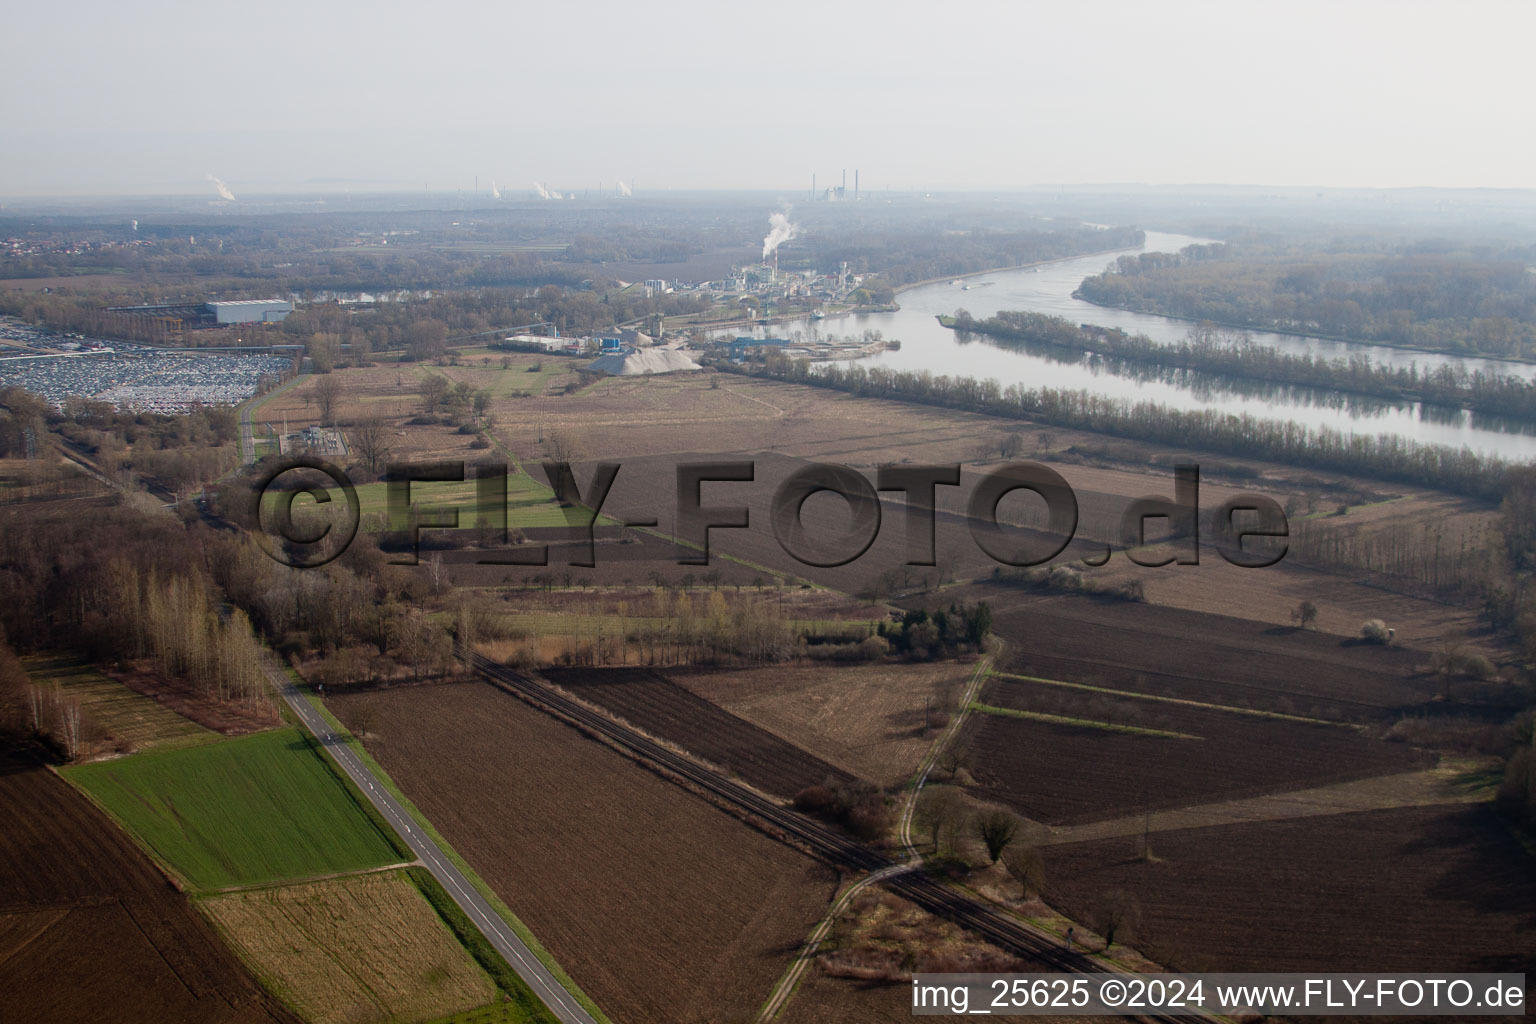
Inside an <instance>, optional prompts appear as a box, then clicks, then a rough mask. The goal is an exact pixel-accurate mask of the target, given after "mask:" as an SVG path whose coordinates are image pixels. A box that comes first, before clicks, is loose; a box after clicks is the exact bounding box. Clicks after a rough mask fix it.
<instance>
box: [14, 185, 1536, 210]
mask: <svg viewBox="0 0 1536 1024" xmlns="http://www.w3.org/2000/svg"><path fill="white" fill-rule="evenodd" d="M226 183H227V185H228V187H229V188H230V190H231V191H233V192H234V194H235V198H234V199H233V200H225V199H220V197H219V195H218V193H217V191H216V190H215V189H214V188H213V187H212V186H211V185H202V184H200V183H193V182H176V183H166V184H164V185H160V186H145V187H142V188H138V189H130V190H125V191H121V192H110V191H93V190H89V189H83V190H80V191H73V192H47V191H36V192H32V191H13V192H0V209H4V208H5V207H6V205H7V204H10V203H13V202H41V201H90V200H132V199H140V198H145V199H183V200H206V201H207V203H208V204H209V205H210V206H216V207H218V208H220V209H225V210H231V211H233V210H236V209H238V208H239V207H240V206H242V205H250V204H251V202H252V201H253V200H257V199H272V198H282V197H288V196H295V195H305V196H316V197H337V198H343V197H345V198H365V197H368V196H373V195H379V196H400V195H408V194H411V193H416V194H427V195H433V196H439V197H441V196H448V195H465V196H472V195H481V196H484V197H485V198H486V200H487V201H488V202H491V203H495V202H501V203H508V204H510V203H522V202H529V203H560V202H576V201H580V200H583V199H592V198H609V199H626V200H627V199H641V200H643V199H644V198H645V197H646V196H648V195H672V196H681V195H757V194H761V195H776V196H785V197H788V198H789V199H791V200H792V201H793V200H794V197H795V196H796V195H797V194H798V196H799V199H800V201H804V202H808V203H809V202H813V201H814V202H820V201H823V200H821V199H820V198H817V199H814V200H813V199H812V198H811V195H810V182H809V180H807V182H806V183H804V184H802V185H801V186H799V187H798V188H796V187H795V186H791V185H779V186H773V185H741V186H721V187H701V186H691V185H656V186H641V187H637V188H636V189H635V191H634V193H633V194H632V195H619V194H618V193H617V191H616V189H615V187H614V184H613V183H612V182H605V183H603V185H602V186H598V185H595V184H594V185H588V186H579V185H572V184H569V183H566V184H559V183H556V182H554V181H551V182H545V183H542V184H545V185H546V186H547V187H549V188H551V189H554V190H557V191H559V192H561V193H562V195H561V198H559V199H542V198H540V197H539V196H538V194H537V190H536V188H535V187H534V185H533V184H529V185H526V186H512V185H507V184H505V183H502V182H500V181H498V182H497V183H496V185H497V188H498V189H499V191H500V193H501V195H500V196H499V197H498V198H492V196H491V189H490V181H489V179H486V180H484V181H482V182H481V184H480V185H479V187H478V189H477V188H476V186H475V185H474V183H473V182H470V183H467V184H464V185H448V184H441V183H432V182H427V183H425V185H421V184H418V185H411V184H408V183H406V182H404V181H393V182H392V181H389V180H371V181H370V180H366V179H308V180H293V181H252V182H243V181H240V180H236V179H227V181H226ZM353 184H355V185H357V186H360V187H356V188H354V187H350V186H351V185H353ZM824 187H825V186H823V185H822V184H821V183H820V181H819V179H818V192H820V191H824ZM852 188H853V187H852V186H851V185H850V186H848V191H849V196H848V197H846V198H844V199H842V200H836V201H837V202H842V203H849V202H852V201H853V198H852V195H851V193H852ZM1074 190H1075V191H1081V192H1117V191H1119V192H1128V193H1135V192H1169V193H1172V192H1192V193H1200V192H1222V191H1230V192H1271V193H1296V194H1302V193H1335V194H1348V195H1359V194H1371V193H1390V194H1398V195H1402V194H1409V193H1430V192H1434V193H1455V194H1463V193H1497V194H1506V195H1515V194H1521V193H1531V194H1533V195H1536V185H1530V186H1526V185H1325V184H1299V185H1287V184H1277V183H1273V182H1217V181H1183V182H1139V181H1111V180H1105V181H1085V182H1040V183H1031V184H1017V185H979V184H942V183H939V184H931V185H911V186H895V185H891V186H886V185H880V184H874V185H871V184H867V183H866V184H863V185H862V186H861V189H860V191H861V193H863V194H865V195H867V196H871V197H872V196H876V195H881V196H884V195H899V196H916V195H923V194H944V195H971V196H985V195H997V196H1007V195H1021V194H1037V193H1049V192H1057V191H1067V192H1072V191H1074Z"/></svg>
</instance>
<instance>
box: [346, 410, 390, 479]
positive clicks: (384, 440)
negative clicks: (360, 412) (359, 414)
mask: <svg viewBox="0 0 1536 1024" xmlns="http://www.w3.org/2000/svg"><path fill="white" fill-rule="evenodd" d="M352 447H353V449H355V450H356V452H357V457H358V458H360V459H362V460H363V465H365V466H367V467H368V472H370V473H377V472H378V471H379V466H380V465H381V464H382V463H383V462H384V460H385V459H387V458H389V447H390V445H389V428H388V425H387V424H386V423H385V422H384V420H383V418H382V417H380V416H377V415H370V416H365V417H363V418H362V419H361V420H358V421H357V423H356V425H354V426H353V428H352Z"/></svg>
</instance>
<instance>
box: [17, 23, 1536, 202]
mask: <svg viewBox="0 0 1536 1024" xmlns="http://www.w3.org/2000/svg"><path fill="white" fill-rule="evenodd" d="M6 28H7V30H8V33H9V37H10V38H12V39H14V40H15V41H16V42H17V44H18V45H16V46H15V47H13V49H14V50H15V51H16V53H15V54H13V56H12V59H11V61H10V63H9V64H8V66H7V74H8V79H9V80H10V81H11V82H13V83H15V86H14V87H13V88H11V89H8V90H6V91H5V92H4V93H3V94H0V137H3V138H5V140H6V143H7V154H6V157H7V158H6V160H5V161H4V164H3V165H0V196H17V197H21V196H27V197H33V196H37V197H63V196H72V195H93V196H121V195H138V194H165V193H174V194H186V193H188V192H191V193H193V194H195V193H196V191H197V189H196V187H195V186H196V184H197V183H200V182H204V181H206V182H207V183H208V191H209V192H210V194H212V193H213V192H214V188H213V182H212V178H213V176H215V175H217V176H219V177H221V178H223V179H224V180H226V181H228V182H230V183H231V187H232V188H233V191H234V193H235V194H236V195H237V196H238V195H239V193H240V187H239V186H240V184H241V183H242V182H250V183H251V184H250V185H248V186H245V187H248V188H251V189H254V190H258V191H259V190H263V189H264V188H265V187H266V185H264V184H263V183H341V184H345V183H348V182H356V183H370V182H372V183H379V184H382V185H384V186H386V187H388V188H391V189H393V188H396V187H398V188H400V189H414V188H416V187H417V186H418V185H420V184H422V183H425V184H426V185H427V186H428V191H431V190H432V189H434V188H435V189H447V190H460V189H462V190H469V189H470V188H472V183H473V179H474V176H475V175H479V176H480V179H481V181H482V183H484V184H487V185H488V184H489V182H490V181H491V180H492V179H495V180H496V181H497V182H498V183H499V184H504V185H506V186H508V188H509V189H510V190H511V191H522V190H524V189H527V188H529V187H530V186H531V184H532V183H533V182H536V181H539V182H545V183H547V184H548V185H549V187H550V188H552V189H560V190H565V189H575V190H578V191H581V190H587V189H591V188H593V187H594V185H595V184H596V183H597V182H603V183H606V184H611V183H612V182H614V181H616V180H623V181H626V182H628V181H631V180H633V181H636V182H638V184H639V187H640V188H641V189H642V190H650V191H659V190H662V189H663V188H665V189H666V190H669V191H670V190H684V189H690V190H691V189H715V188H716V187H717V186H718V184H719V183H721V182H739V183H745V184H744V185H743V186H741V187H744V188H751V189H753V190H756V189H762V190H765V191H774V190H783V191H784V192H785V194H786V195H793V194H795V193H796V192H799V191H808V190H809V187H810V180H811V175H812V174H813V173H814V174H817V175H818V183H819V185H821V186H822V187H826V186H828V185H831V184H834V183H835V179H838V178H840V175H841V172H842V170H843V169H844V168H846V169H847V171H848V173H849V178H850V181H849V184H850V185H851V184H852V180H851V179H852V176H853V171H854V169H855V168H861V169H862V171H863V179H864V180H863V187H864V188H865V189H869V190H873V191H881V190H884V189H887V188H890V189H894V190H899V191H918V192H923V191H958V190H967V191H971V190H975V191H994V190H998V189H1012V188H1019V187H1024V186H1018V185H1011V184H1001V185H1000V184H999V183H1000V182H1002V183H1010V182H1024V181H1027V182H1035V183H1039V187H1050V184H1052V183H1067V186H1068V187H1073V186H1072V185H1071V184H1070V183H1073V182H1077V183H1082V185H1080V186H1078V187H1087V186H1088V185H1089V184H1090V183H1091V184H1094V185H1098V184H1104V183H1114V182H1146V183H1148V184H1149V185H1158V184H1166V185H1179V184H1184V183H1190V182H1238V183H1247V182H1253V183H1257V184H1256V185H1255V186H1254V187H1260V188H1303V189H1305V188H1312V189H1316V188H1345V189H1365V190H1382V189H1399V188H1445V189H1480V188H1489V189H1526V188H1536V133H1532V132H1530V131H1529V130H1527V129H1522V128H1520V125H1522V124H1525V123H1526V121H1527V120H1528V117H1527V116H1526V111H1525V106H1526V103H1525V97H1526V96H1527V95H1528V94H1529V91H1530V89H1529V82H1528V81H1527V78H1528V75H1527V70H1526V69H1527V68H1528V66H1529V54H1528V53H1527V52H1526V50H1527V40H1528V39H1530V38H1531V37H1532V36H1533V35H1536V7H1533V6H1532V5H1530V4H1527V3H1521V2H1518V0H1468V2H1467V3H1464V4H1462V5H1459V6H1458V7H1456V8H1455V9H1454V10H1453V9H1450V8H1447V7H1445V6H1444V5H1442V4H1437V3H1432V2H1427V0H1401V2H1385V0H1361V2H1358V3H1351V4H1336V3H1329V2H1326V0H1293V2H1291V3H1288V4H1285V5H1282V6H1277V7H1274V6H1272V7H1258V6H1253V5H1235V4H1225V3H1220V2H1216V0H1172V2H1170V3H1166V4H1157V5H1147V4H1137V3H1132V2H1129V0H1107V2H1105V3H1102V4H1099V5H1097V6H1095V7H1094V8H1092V9H1091V10H1090V9H1080V8H1071V7H1070V6H1062V5H1048V4H1039V3H1034V4H1029V3H1026V4H1017V3H1003V2H1000V0H961V2H959V3H957V4H953V5H950V6H949V7H946V8H944V9H943V10H942V11H941V10H938V9H933V8H929V7H926V6H912V5H882V6H880V7H875V6H874V5H866V4H847V5H833V6H831V7H828V6H826V5H822V4H815V3H810V2H808V0H784V2H783V3H780V4H777V5H775V6H774V7H773V8H772V9H771V10H767V9H765V10H757V9H750V10H749V9H735V8H730V7H724V8H722V7H720V6H719V5H715V4H711V3H707V2H704V0H678V2H677V3H675V4H672V5H669V6H668V7H667V8H666V9H665V10H664V11H663V10H660V9H656V10H649V9H645V8H637V7H634V6H633V5H629V4H619V3H616V2H613V0H596V2H595V3H593V4H588V5H587V6H585V7H583V8H582V11H581V15H580V16H579V17H571V16H570V15H569V13H568V12H566V11H563V10H560V9H558V8H555V7H549V6H545V7H539V6H531V7H530V6H500V7H497V6H486V5H483V4H480V3H477V2H474V0H444V2H443V3H441V4H439V5H436V6H434V7H433V8H432V9H431V10H426V9H421V8H418V7H413V6H408V5H405V4H402V3H398V2H392V0H385V2H384V3H383V4H382V5H378V4H369V5H363V4H359V3H354V2H348V0H342V2H340V3H335V4H322V5H315V4H304V3H298V2H296V0H274V2H273V3H272V4H270V5H268V6H267V7H265V8H263V11H262V18H261V19H260V23H259V25H258V24H256V23H253V22H251V21H250V19H248V18H247V17H245V15H244V14H243V13H242V12H240V11H237V10H234V9H229V8H208V7H203V6H196V5H190V4H187V3H185V2H184V0H148V2H147V3H145V4H140V5H132V6H123V5H118V4H109V3H105V2H102V0H85V2H84V4H83V6H79V5H77V6H72V7H68V8H64V7H59V6H57V5H52V6H50V5H44V4H33V5H23V6H21V7H18V8H17V9H16V10H14V11H12V12H10V16H9V17H8V18H7V23H6ZM1265 183H1274V184H1265ZM282 187H285V188H293V187H295V186H294V185H287V184H285V185H283V186H282Z"/></svg>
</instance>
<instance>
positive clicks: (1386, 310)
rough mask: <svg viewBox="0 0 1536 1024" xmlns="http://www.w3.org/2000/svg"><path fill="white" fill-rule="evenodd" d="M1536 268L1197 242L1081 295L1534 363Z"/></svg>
mask: <svg viewBox="0 0 1536 1024" xmlns="http://www.w3.org/2000/svg"><path fill="white" fill-rule="evenodd" d="M1533 260H1536V252H1533V251H1532V249H1531V247H1529V246H1527V247H1524V248H1521V247H1513V246H1511V247H1502V248H1494V247H1492V246H1486V245H1485V246H1469V247H1464V248H1463V247H1457V246H1453V245H1451V244H1450V243H1435V242H1419V243H1414V244H1411V245H1402V246H1398V247H1395V248H1390V249H1385V250H1382V251H1350V250H1348V249H1335V248H1326V249H1314V248H1307V249H1299V248H1293V247H1287V246H1279V245H1259V244H1243V243H1232V244H1213V245H1194V246H1189V247H1187V248H1185V249H1183V250H1182V251H1180V252H1178V253H1142V254H1140V255H1137V256H1122V257H1120V258H1119V259H1117V260H1116V261H1115V264H1114V266H1113V267H1112V268H1110V270H1108V271H1106V272H1105V273H1103V274H1099V275H1097V276H1094V277H1090V278H1087V279H1086V280H1084V281H1083V282H1082V284H1081V285H1079V286H1078V289H1077V291H1076V292H1075V293H1074V294H1075V295H1076V296H1077V297H1078V298H1081V299H1086V300H1087V301H1089V302H1094V303H1097V304H1099V305H1101V306H1115V307H1117V308H1121V309H1131V310H1136V311H1138V312H1144V313H1157V314H1161V315H1163V316H1174V317H1182V318H1185V319H1191V320H1209V321H1211V322H1212V323H1216V324H1221V325H1225V326H1231V327H1246V328H1251V329H1254V330H1263V331H1281V332H1291V333H1300V334H1313V335H1321V336H1325V337H1333V338H1343V339H1348V340H1351V341H1367V342H1375V343H1379V344H1384V345H1395V346H1400V347H1405V348H1419V349H1426V350H1429V351H1437V352H1449V353H1455V354H1463V355H1485V356H1495V357H1501V358H1515V359H1536V275H1533V274H1532V273H1531V271H1530V264H1531V263H1532V262H1533Z"/></svg>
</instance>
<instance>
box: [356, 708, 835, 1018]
mask: <svg viewBox="0 0 1536 1024" xmlns="http://www.w3.org/2000/svg"><path fill="white" fill-rule="evenodd" d="M331 705H332V707H333V708H335V710H336V713H337V714H338V715H339V716H340V717H341V718H342V720H343V721H344V722H349V723H354V722H356V721H357V720H358V716H359V714H360V713H362V712H363V709H365V708H367V709H369V710H368V711H367V714H368V715H369V716H371V718H372V721H371V722H370V723H369V726H370V727H369V733H370V735H369V736H368V737H367V738H366V739H365V741H364V742H365V744H366V745H367V746H368V748H369V750H370V751H371V752H372V753H373V754H374V756H375V757H377V758H378V759H379V761H380V762H381V763H382V764H383V766H384V768H385V769H386V770H387V771H389V772H390V774H391V775H392V776H393V777H394V779H395V780H396V781H397V782H398V783H399V785H400V787H401V788H402V789H403V790H404V791H405V793H406V795H407V796H409V797H410V798H411V800H412V801H414V802H415V804H416V805H417V806H418V807H419V808H421V810H422V811H423V812H424V813H425V814H426V815H427V817H428V818H429V819H430V820H431V821H432V823H433V824H434V825H435V826H436V827H437V829H438V830H439V831H440V832H441V833H442V834H443V835H444V837H445V838H446V839H447V840H448V841H449V842H450V843H452V844H453V846H454V847H455V848H456V849H457V850H458V851H459V852H460V853H462V854H463V855H464V857H465V858H466V859H467V860H468V861H469V863H470V864H471V865H472V866H473V867H474V868H475V869H476V870H477V871H478V872H479V873H480V874H481V876H482V877H484V878H485V880H486V881H487V882H488V883H489V884H490V885H491V886H492V888H494V889H495V890H496V892H497V893H498V894H499V895H500V896H501V897H502V899H503V900H505V901H506V903H507V904H508V905H509V906H510V907H511V908H512V909H513V911H514V912H516V913H517V914H518V916H520V917H521V918H522V920H523V921H524V922H525V923H526V924H527V925H528V926H529V927H530V928H531V929H532V930H533V933H534V935H536V936H537V937H538V939H539V941H540V942H542V943H543V944H544V945H545V946H546V947H547V948H548V949H549V951H550V952H551V953H552V954H553V955H554V957H555V958H556V959H557V960H558V961H559V962H560V964H561V966H562V967H564V968H565V969H566V971H567V972H568V973H569V974H570V975H571V977H572V978H574V979H575V981H576V982H577V983H578V984H579V985H581V987H582V988H583V989H584V990H585V991H586V992H587V994H588V995H590V996H591V997H592V998H593V999H594V1000H596V1002H597V1004H598V1005H599V1006H601V1007H602V1008H603V1011H604V1012H605V1013H606V1014H608V1016H609V1017H610V1018H611V1019H613V1020H614V1021H615V1022H616V1024H653V1022H656V1021H668V1022H676V1024H694V1022H699V1024H702V1022H705V1021H737V1020H748V1019H751V1017H752V1016H753V1014H754V1013H755V1011H756V1009H757V1007H758V1006H759V1004H760V1003H761V1002H762V1000H763V999H765V998H766V997H767V995H768V993H769V991H770V990H771V988H772V987H773V984H774V982H775V981H776V980H777V978H778V977H779V976H780V974H782V973H783V971H784V969H785V968H786V967H787V966H788V963H789V958H790V956H791V955H792V954H793V951H794V950H795V948H796V947H797V946H798V945H799V943H801V942H802V941H803V940H804V938H805V936H806V935H807V934H808V933H809V932H810V930H811V928H812V927H813V926H814V924H815V922H816V921H817V920H818V919H819V918H820V917H821V915H822V914H823V913H825V911H826V908H827V905H828V902H829V900H830V898H831V895H832V891H833V887H834V880H833V878H832V877H831V874H830V872H829V871H828V870H827V869H825V868H822V867H820V866H819V865H817V864H815V863H814V862H812V861H811V860H810V859H808V858H806V857H804V856H802V855H800V854H798V853H795V852H794V851H792V850H790V849H789V848H787V847H785V846H783V845H782V844H780V843H777V842H775V841H774V840H771V839H769V838H768V837H766V836H764V835H762V834H761V833H759V832H757V831H756V830H754V829H752V828H750V827H749V826H747V825H745V824H743V823H742V822H740V821H738V820H737V819H735V818H733V817H730V816H729V815H727V814H725V813H724V812H722V811H720V810H718V809H717V808H715V807H713V806H711V805H709V804H708V803H706V802H705V801H703V800H702V799H700V798H698V797H695V796H693V795H691V794H689V793H687V792H686V791H684V790H682V789H681V788H679V787H678V786H676V785H674V784H673V783H671V782H668V781H665V780H663V779H661V778H660V777H658V776H656V775H654V774H652V773H651V772H649V771H647V770H646V769H644V768H642V767H640V766H638V765H636V764H635V763H633V762H632V761H629V760H627V759H625V758H624V757H622V756H621V755H619V754H617V753H615V752H613V751H612V750H610V749H608V748H607V747H604V746H601V745H600V744H598V743H596V742H594V741H592V740H590V739H588V738H587V737H585V736H583V735H582V734H581V733H579V732H577V731H576V730H574V729H572V728H570V727H569V726H566V725H563V724H561V723H560V722H557V721H555V720H553V719H551V718H549V717H548V716H546V715H544V714H542V713H541V712H538V711H535V710H534V709H532V708H530V707H528V706H527V705H525V704H523V703H522V702H520V701H519V700H518V699H517V698H515V697H512V696H510V695H508V694H506V693H504V692H502V691H499V690H497V689H495V688H493V687H491V686H488V685H485V684H483V683H465V684H459V685H447V686H438V687H412V688H408V689H399V690H390V691H380V692H375V693H368V694H356V695H350V696H347V697H344V698H336V699H333V700H332V702H331Z"/></svg>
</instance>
